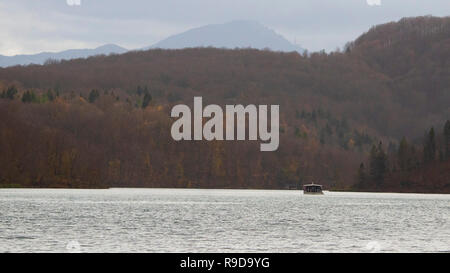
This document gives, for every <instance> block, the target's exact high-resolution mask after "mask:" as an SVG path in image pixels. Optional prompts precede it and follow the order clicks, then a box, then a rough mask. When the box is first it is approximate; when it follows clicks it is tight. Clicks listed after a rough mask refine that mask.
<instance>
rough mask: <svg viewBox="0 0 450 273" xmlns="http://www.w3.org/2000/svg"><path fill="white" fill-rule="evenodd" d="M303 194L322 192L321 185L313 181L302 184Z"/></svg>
mask: <svg viewBox="0 0 450 273" xmlns="http://www.w3.org/2000/svg"><path fill="white" fill-rule="evenodd" d="M303 194H323V192H322V185H318V184H314V182H313V183H311V184H306V185H303Z"/></svg>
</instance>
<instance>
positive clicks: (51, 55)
mask: <svg viewBox="0 0 450 273" xmlns="http://www.w3.org/2000/svg"><path fill="white" fill-rule="evenodd" d="M127 51H128V50H127V49H125V48H123V47H120V46H118V45H115V44H106V45H103V46H100V47H97V48H94V49H68V50H64V51H60V52H42V53H38V54H23V55H15V56H3V55H0V67H8V66H14V65H29V64H44V63H45V62H46V61H47V60H70V59H77V58H87V57H90V56H96V55H109V54H121V53H125V52H127Z"/></svg>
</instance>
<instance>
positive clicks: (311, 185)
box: [303, 183, 322, 187]
mask: <svg viewBox="0 0 450 273" xmlns="http://www.w3.org/2000/svg"><path fill="white" fill-rule="evenodd" d="M314 186H316V187H322V185H319V184H314V183H312V184H306V185H303V187H314Z"/></svg>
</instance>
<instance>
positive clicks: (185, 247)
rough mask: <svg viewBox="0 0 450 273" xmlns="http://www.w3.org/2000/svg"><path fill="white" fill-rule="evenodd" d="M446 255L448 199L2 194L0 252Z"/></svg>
mask: <svg viewBox="0 0 450 273" xmlns="http://www.w3.org/2000/svg"><path fill="white" fill-rule="evenodd" d="M378 251H379V252H450V195H431V194H394V193H350V192H325V195H323V196H308V195H303V194H302V192H301V191H278V190H200V189H107V190H73V189H70V190H68V189H1V190H0V252H378Z"/></svg>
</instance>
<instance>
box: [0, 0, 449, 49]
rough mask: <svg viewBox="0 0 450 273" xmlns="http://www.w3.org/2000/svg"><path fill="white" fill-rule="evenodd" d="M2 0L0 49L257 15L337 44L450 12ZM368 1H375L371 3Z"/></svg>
mask: <svg viewBox="0 0 450 273" xmlns="http://www.w3.org/2000/svg"><path fill="white" fill-rule="evenodd" d="M377 2H378V1H374V0H370V1H367V0H321V1H317V0H277V1H274V0H272V1H269V0H214V1H212V0H189V1H187V0H171V1H162V0H158V1H155V0H153V1H152V0H128V1H124V0H122V1H121V0H46V1H35V0H19V1H10V0H0V29H1V31H0V54H3V55H14V54H33V53H37V52H42V51H60V50H65V49H70V48H93V47H97V46H100V45H103V44H107V43H114V44H118V45H120V46H123V47H126V48H129V49H133V48H141V47H145V46H150V45H152V44H154V43H157V42H158V41H160V40H162V39H164V38H167V37H168V36H170V35H173V34H177V33H180V32H183V31H186V30H189V29H191V28H193V27H199V26H203V25H206V24H217V23H224V22H228V21H233V20H254V21H258V22H260V23H262V24H263V25H265V26H267V27H269V28H271V29H273V30H275V31H276V32H277V33H279V34H281V35H283V36H284V37H285V38H287V39H288V40H289V41H291V42H294V43H297V44H299V45H301V46H302V47H303V48H306V49H308V50H309V51H318V50H321V49H325V50H327V51H330V50H334V49H335V48H336V47H342V46H343V45H344V44H345V43H346V42H348V41H351V40H354V39H355V38H356V37H357V36H358V35H360V34H361V33H363V32H365V31H367V30H368V29H369V28H370V27H371V26H373V25H377V24H381V23H385V22H389V21H394V20H395V21H396V20H399V19H400V18H402V17H411V16H420V15H434V16H448V15H450V5H449V2H448V0H429V1H424V0H381V5H377ZM368 3H371V4H372V5H369V4H368Z"/></svg>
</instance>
